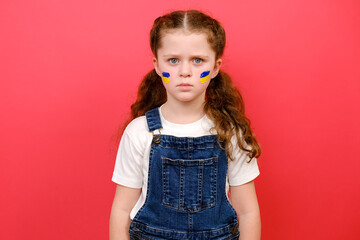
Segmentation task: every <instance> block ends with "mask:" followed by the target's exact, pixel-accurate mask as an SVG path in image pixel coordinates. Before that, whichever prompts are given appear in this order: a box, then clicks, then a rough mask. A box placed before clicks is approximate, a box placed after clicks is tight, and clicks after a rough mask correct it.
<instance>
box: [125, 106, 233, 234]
mask: <svg viewBox="0 0 360 240" xmlns="http://www.w3.org/2000/svg"><path fill="white" fill-rule="evenodd" d="M146 120H147V124H148V127H149V130H150V131H151V132H153V135H154V137H153V140H152V145H151V150H150V159H149V175H148V188H147V193H146V201H145V203H144V205H143V206H142V207H141V208H140V210H139V211H138V212H137V214H136V216H135V217H134V219H133V221H132V222H131V225H130V230H129V233H130V239H146V240H151V239H156V240H159V239H194V240H195V239H196V240H202V239H222V240H225V239H227V240H230V239H238V238H239V231H238V222H237V216H236V212H235V210H234V208H233V207H232V206H231V205H230V203H229V201H228V199H227V197H226V191H225V184H226V173H227V161H228V160H227V155H226V152H225V151H224V150H222V149H221V148H220V147H219V144H218V138H217V136H214V135H208V136H202V137H195V138H187V137H174V136H169V135H161V128H162V125H161V119H160V115H159V109H158V108H155V109H153V110H150V111H148V112H147V113H146ZM155 130H159V134H154V131H155ZM222 144H223V143H222Z"/></svg>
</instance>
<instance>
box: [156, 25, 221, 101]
mask: <svg viewBox="0 0 360 240" xmlns="http://www.w3.org/2000/svg"><path fill="white" fill-rule="evenodd" d="M153 63H154V66H155V70H156V72H157V74H158V75H159V76H160V77H161V78H162V79H163V83H164V86H165V89H166V92H167V101H168V102H169V101H177V102H191V101H199V103H201V104H202V103H203V102H204V101H205V90H206V88H207V87H208V86H209V83H210V80H211V79H212V78H214V77H216V75H217V74H218V72H219V68H220V65H221V59H215V51H214V50H213V49H212V48H211V47H210V45H209V43H208V41H207V35H206V34H205V33H191V32H190V33H189V32H185V31H184V30H176V31H171V32H168V33H165V34H164V36H163V37H162V38H161V48H159V49H158V51H157V58H153Z"/></svg>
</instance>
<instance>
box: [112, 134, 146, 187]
mask: <svg viewBox="0 0 360 240" xmlns="http://www.w3.org/2000/svg"><path fill="white" fill-rule="evenodd" d="M139 148H140V147H139V146H138V145H137V144H136V141H133V140H132V139H131V137H130V135H129V134H128V133H127V131H126V130H125V132H124V134H123V136H122V138H121V141H120V145H119V149H118V152H117V156H116V162H115V168H114V172H113V177H112V181H113V182H115V183H117V184H120V185H123V186H126V187H131V188H141V187H142V182H143V172H142V165H141V159H142V158H143V151H141V150H140V149H139Z"/></svg>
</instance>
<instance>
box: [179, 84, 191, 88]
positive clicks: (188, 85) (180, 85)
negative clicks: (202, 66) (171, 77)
mask: <svg viewBox="0 0 360 240" xmlns="http://www.w3.org/2000/svg"><path fill="white" fill-rule="evenodd" d="M178 86H179V87H191V86H192V85H191V84H189V83H181V84H179V85H178Z"/></svg>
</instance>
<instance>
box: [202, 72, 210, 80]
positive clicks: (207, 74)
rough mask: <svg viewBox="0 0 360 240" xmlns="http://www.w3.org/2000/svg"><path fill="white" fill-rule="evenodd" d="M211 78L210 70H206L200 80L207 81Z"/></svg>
mask: <svg viewBox="0 0 360 240" xmlns="http://www.w3.org/2000/svg"><path fill="white" fill-rule="evenodd" d="M209 78H210V71H205V72H203V73H202V74H201V75H200V82H201V83H206V82H207V80H209Z"/></svg>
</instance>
